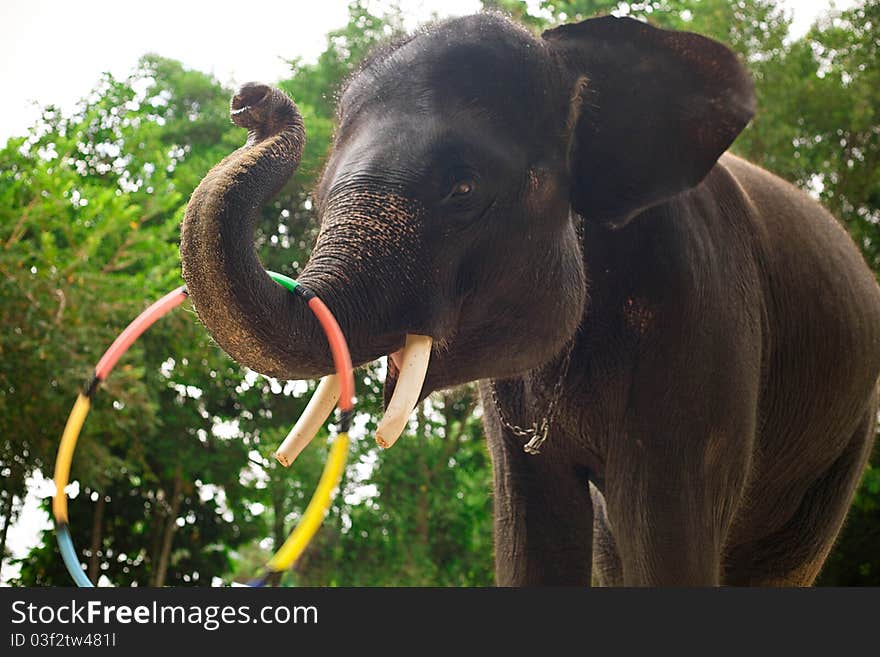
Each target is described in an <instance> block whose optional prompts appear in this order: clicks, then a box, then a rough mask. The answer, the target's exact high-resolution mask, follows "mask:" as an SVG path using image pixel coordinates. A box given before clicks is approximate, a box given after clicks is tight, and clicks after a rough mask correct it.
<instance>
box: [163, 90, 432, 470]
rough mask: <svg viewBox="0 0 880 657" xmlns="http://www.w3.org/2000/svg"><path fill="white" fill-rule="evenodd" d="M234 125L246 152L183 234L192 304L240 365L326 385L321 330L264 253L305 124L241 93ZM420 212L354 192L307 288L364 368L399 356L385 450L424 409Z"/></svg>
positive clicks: (289, 109) (208, 180) (209, 186)
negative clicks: (274, 275)
mask: <svg viewBox="0 0 880 657" xmlns="http://www.w3.org/2000/svg"><path fill="white" fill-rule="evenodd" d="M231 114H232V120H233V121H234V122H235V124H236V125H238V126H241V127H244V128H247V129H248V139H247V142H246V143H245V145H244V146H243V147H242V148H240V149H238V150H237V151H235V152H234V153H232V154H231V155H229V156H228V157H226V158H225V159H223V160H222V161H221V162H220V163H219V164H218V165H217V166H215V167H214V168H213V169H211V171H209V172H208V174H207V175H206V176H205V178H204V179H203V180H202V182H201V183H200V184H199V186H198V187H197V188H196V190H195V191H194V192H193V195H192V198H191V199H190V201H189V204H188V205H187V208H186V214H185V216H184V220H183V226H182V228H181V240H180V255H181V261H182V264H183V277H184V279H185V280H186V284H187V288H188V290H189V296H190V299H191V300H192V303H193V306H194V307H195V309H196V312H197V313H198V316H199V319H201V321H202V323H203V324H204V325H205V326H206V327H207V328H208V330H209V331H210V332H211V335H212V336H213V337H214V339H215V340H216V341H217V343H218V344H219V345H220V346H221V347H222V348H223V349H224V350H225V351H226V352H227V353H228V354H229V355H230V356H232V357H233V358H234V359H235V360H236V361H238V362H239V363H241V364H242V365H245V366H247V367H249V368H251V369H253V370H255V371H257V372H259V373H261V374H265V375H268V376H274V377H277V378H280V379H306V378H316V377H319V376H324V375H325V374H328V373H329V372H332V371H333V369H334V365H333V360H332V357H331V354H330V349H329V346H328V345H327V341H326V339H325V337H324V334H323V331H322V329H321V327H320V325H319V324H318V321H317V320H316V319H315V317H314V316H313V315H312V313H311V311H310V310H309V309H308V307H307V306H306V304H305V303H304V302H303V300H302V299H299V298H298V297H297V296H296V295H293V294H291V293H290V292H288V291H287V290H285V289H284V288H282V287H281V286H279V285H277V284H275V283H274V282H273V281H272V279H271V278H269V275H268V274H267V273H266V271H265V270H264V269H263V266H262V264H261V263H260V260H259V258H258V256H257V253H256V250H255V248H254V230H255V227H256V223H257V219H258V216H259V210H260V208H261V207H262V206H263V204H265V203H266V202H267V201H268V200H269V199H271V198H272V197H273V196H274V195H275V194H277V193H278V191H279V190H280V189H281V187H282V186H283V185H284V183H285V182H287V180H288V179H289V178H290V177H291V176H292V175H293V173H294V171H295V170H296V167H297V166H298V164H299V161H300V158H301V156H302V150H303V145H304V142H305V129H304V127H303V122H302V117H301V116H300V114H299V111H298V110H297V108H296V105H295V104H294V102H293V101H292V100H290V98H288V97H287V96H286V95H284V94H283V93H282V92H281V91H278V90H277V89H272V88H270V87H267V86H265V85H259V84H248V85H245V86H244V87H242V88H241V89H240V90H239V91H238V93H237V94H236V95H235V96H234V97H233V99H232V103H231ZM417 212H418V208H416V207H412V206H411V204H408V203H407V202H406V201H405V200H403V199H401V198H399V197H395V196H393V195H389V194H381V195H377V194H376V193H375V191H372V192H371V191H367V190H365V189H362V188H359V185H358V184H357V183H353V184H351V185H350V186H348V187H347V190H346V193H345V194H342V195H339V196H337V197H336V198H335V199H333V200H331V201H330V202H329V203H328V204H327V207H326V209H325V212H324V222H323V225H322V230H321V234H320V235H319V238H318V243H317V245H316V248H315V251H314V253H313V255H312V257H311V258H310V260H309V262H308V264H307V265H306V267H305V269H304V270H303V272H302V274H301V275H300V276H299V281H300V283H302V284H303V285H305V286H306V287H308V288H309V289H310V290H311V291H312V292H314V293H315V294H316V295H317V296H319V297H321V298H322V300H323V301H324V302H325V303H326V304H327V306H328V307H329V308H330V310H331V311H332V312H333V313H334V315H335V316H336V319H337V321H338V322H339V324H340V326H341V327H342V329H343V331H344V332H345V334H346V338H347V339H348V343H349V348H350V350H351V357H352V361H353V362H354V363H355V364H356V365H357V364H360V363H365V362H368V361H371V360H374V359H376V358H378V357H380V356H382V355H385V354H389V355H391V356H392V364H391V365H389V370H393V371H394V377H395V378H396V385H395V386H394V388H395V394H394V396H393V397H392V399H391V401H390V402H389V405H388V409H389V413H388V416H387V417H386V418H385V419H384V420H383V421H382V422H381V423H380V426H379V430H378V435H377V438H378V441H379V443H380V445H382V446H383V447H388V446H390V445H391V444H393V443H394V441H395V440H397V437H398V436H399V435H400V433H401V432H402V431H403V429H404V426H405V424H406V419H407V417H408V415H409V413H410V412H411V411H412V408H413V406H414V405H415V403H416V402H417V401H418V399H419V394H420V391H421V389H422V385H423V382H424V379H425V375H426V372H427V368H428V364H429V358H430V353H431V347H432V339H431V338H430V337H428V336H427V335H410V334H408V333H409V330H411V328H410V327H414V326H418V323H417V322H416V319H415V318H416V317H418V315H419V313H418V309H419V307H420V305H419V304H418V303H417V302H416V300H417V296H418V295H414V294H413V292H412V290H414V289H417V288H418V287H419V285H422V286H423V285H424V283H423V282H424V280H425V277H426V274H425V271H424V269H425V263H424V262H422V261H421V260H420V259H419V258H417V257H415V256H414V253H415V251H414V249H413V245H414V244H418V242H419V240H418V235H416V234H415V233H414V229H413V227H412V222H411V221H407V219H408V218H410V219H411V218H412V217H413V216H414V215H415V214H416V213H417ZM377 281H386V282H387V284H384V285H383V284H380V283H378V282H377ZM406 291H409V292H406ZM405 328H406V329H409V330H407V331H405V330H404V329H405ZM398 372H399V376H398ZM338 394H339V391H338V385H337V384H336V381H335V377H330V378H329V379H328V380H327V381H326V382H325V383H324V384H322V386H321V387H320V388H319V395H318V398H317V399H316V400H315V401H314V403H313V404H310V408H311V409H312V410H311V411H309V412H307V413H306V415H305V416H304V418H303V419H302V420H301V421H300V422H299V423H298V424H297V426H296V427H294V430H293V431H292V432H291V436H289V438H288V440H286V441H285V443H284V445H282V448H281V449H280V450H279V455H278V456H279V460H281V461H282V463H284V464H285V465H287V464H289V463H290V461H291V460H292V459H293V458H295V457H296V454H297V453H298V452H299V450H300V449H302V447H304V446H305V444H306V443H307V442H308V441H309V440H310V439H311V437H312V436H313V435H314V433H315V431H316V430H317V429H316V427H318V426H320V425H321V423H322V422H323V420H324V419H325V418H326V416H327V414H328V413H329V412H330V409H332V407H333V405H334V404H335V401H336V397H338Z"/></svg>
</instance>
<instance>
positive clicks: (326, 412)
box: [275, 374, 340, 468]
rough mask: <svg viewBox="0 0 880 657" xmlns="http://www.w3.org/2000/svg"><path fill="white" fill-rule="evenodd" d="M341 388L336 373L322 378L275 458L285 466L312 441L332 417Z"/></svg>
mask: <svg viewBox="0 0 880 657" xmlns="http://www.w3.org/2000/svg"><path fill="white" fill-rule="evenodd" d="M339 390H340V388H339V378H338V377H337V376H336V375H335V374H330V375H328V376H325V377H324V378H323V379H321V383H319V384H318V389H317V390H315V394H314V395H312V398H311V399H310V400H309V403H308V404H307V405H306V410H304V411H303V414H302V416H300V418H299V420H297V422H296V424H295V425H293V429H291V430H290V433H288V434H287V438H285V439H284V442H282V443H281V445H280V446H279V447H278V450H277V451H276V452H275V458H276V459H277V460H278V462H279V463H280V464H281V465H283V466H284V467H285V468H286V467H289V466H290V464H291V463H293V462H294V461H295V460H296V457H297V456H299V455H300V452H302V451H303V450H304V449H305V448H306V445H308V444H309V443H310V442H312V439H313V438H314V437H315V434H317V433H318V430H319V429H320V428H321V427H322V426H323V424H324V422H326V421H327V418H328V417H330V413H332V412H333V408H334V407H335V406H336V402H337V400H338V399H339Z"/></svg>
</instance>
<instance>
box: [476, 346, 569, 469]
mask: <svg viewBox="0 0 880 657" xmlns="http://www.w3.org/2000/svg"><path fill="white" fill-rule="evenodd" d="M573 348H574V337H572V339H571V340H570V341H569V343H568V349H567V350H566V352H565V356H564V358H563V360H562V367H561V368H560V371H559V379H558V380H557V381H556V385H555V386H554V387H553V393H552V394H551V396H550V403H549V404H548V405H547V410H546V411H545V412H544V414H543V416H542V417H541V419H540V420H539V421H536V422H533V423H532V426H530V427H528V428H525V429H524V428H523V427H521V426H519V425H518V424H513V423H512V422H511V421H510V420H509V419H508V417H507V413H505V412H504V409H503V408H501V403H500V402H499V401H498V390H497V389H496V388H495V380H494V379H489V389H490V390H491V391H492V403H493V404H494V405H495V410H497V411H498V417H499V418H500V419H501V424H502V425H503V426H504V428H505V429H507V430H508V431H510V432H512V433H513V434H514V435H516V436H519V437H520V438H528V439H529V442H527V443H526V444H525V445H523V450H525V452H526V454H532V455H534V454H540V453H541V445H543V444H544V441H545V440H547V436H548V435H549V433H550V427H551V426H552V425H553V420H555V419H556V413H557V412H558V411H559V400H560V399H561V397H562V385H563V383H565V377H566V375H567V374H568V366H569V364H570V363H571V352H572V349H573Z"/></svg>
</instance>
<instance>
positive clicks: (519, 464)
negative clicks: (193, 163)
mask: <svg viewBox="0 0 880 657" xmlns="http://www.w3.org/2000/svg"><path fill="white" fill-rule="evenodd" d="M753 112H754V95H753V90H752V84H751V81H750V79H749V77H748V74H747V73H746V71H745V68H744V67H743V66H742V65H741V64H740V63H739V62H738V61H737V59H736V57H735V56H734V55H733V54H732V53H731V52H730V51H729V50H728V49H727V48H725V47H724V46H722V45H721V44H719V43H717V42H714V41H711V40H709V39H706V38H704V37H701V36H699V35H695V34H691V33H687V32H675V31H667V30H659V29H657V28H654V27H651V26H649V25H647V24H644V23H640V22H638V21H634V20H630V19H614V18H610V17H605V18H598V19H592V20H587V21H584V22H582V23H579V24H574V25H565V26H561V27H559V28H556V29H554V30H550V31H548V32H545V33H544V34H543V35H542V36H541V37H536V36H535V35H532V34H530V33H529V32H527V31H526V30H524V29H522V28H520V27H518V26H516V25H515V24H513V23H512V22H510V21H509V20H507V19H505V18H503V17H501V16H500V15H497V14H483V15H479V16H471V17H465V18H460V19H453V20H450V21H445V22H442V23H439V24H437V25H434V26H432V27H430V28H428V29H425V30H422V31H420V32H418V33H417V34H415V35H413V36H411V37H408V38H406V39H404V40H402V41H400V42H397V43H394V44H391V45H389V46H388V47H387V48H383V49H381V50H379V51H378V52H377V53H375V54H374V55H373V56H371V57H370V58H368V60H367V61H366V62H365V63H364V64H363V65H362V66H361V67H360V69H359V70H358V71H357V72H356V73H355V74H354V75H353V76H352V78H351V80H350V81H349V82H348V84H347V86H346V88H345V90H344V91H343V93H342V94H341V96H340V98H339V108H338V117H337V118H338V128H337V132H336V136H335V139H334V144H333V149H332V152H331V153H330V156H329V160H328V162H327V165H326V167H325V169H324V172H323V175H322V178H321V181H320V183H319V184H318V187H317V189H316V191H315V201H316V208H317V211H318V214H319V216H320V219H321V230H320V233H319V236H318V240H317V244H316V246H315V248H314V250H313V253H312V256H311V258H310V260H309V262H308V263H307V265H306V267H305V268H304V270H303V271H302V272H301V274H300V275H299V276H298V280H299V281H300V282H301V283H302V284H303V286H305V287H307V288H309V289H311V290H312V291H313V292H315V293H316V294H318V295H319V296H320V297H321V298H322V299H324V301H325V302H326V303H327V305H328V306H329V307H330V308H331V309H332V311H333V313H334V314H335V315H336V317H337V319H338V320H339V323H340V326H341V327H342V329H343V331H344V332H345V334H346V337H347V339H348V342H349V345H350V347H351V352H352V359H353V361H354V363H355V364H356V365H358V364H362V363H366V362H369V361H371V360H374V359H376V358H379V357H381V356H384V355H388V356H389V366H388V377H387V379H386V382H385V385H386V401H387V400H389V399H390V400H391V401H390V403H389V404H388V407H389V409H391V408H392V407H394V408H395V413H397V420H396V421H397V424H400V426H403V424H405V422H404V423H401V422H400V419H401V416H400V413H399V410H400V408H399V407H400V406H401V405H402V404H403V402H400V399H402V398H403V395H401V396H397V392H398V391H399V390H401V389H404V388H406V390H408V391H409V393H408V394H409V396H407V397H406V399H418V398H424V397H425V396H427V395H428V394H430V393H431V392H432V391H434V390H438V389H441V388H446V387H450V386H454V385H458V384H461V383H465V382H469V381H480V390H481V396H482V399H483V408H484V417H485V427H486V434H487V438H488V443H489V449H490V452H491V456H492V462H493V469H494V489H495V490H494V504H495V534H496V546H495V547H496V566H497V579H498V583H499V584H502V585H539V584H571V585H588V584H590V583H591V581H594V580H595V581H597V582H599V583H601V584H624V585H675V586H683V585H717V584H740V585H779V584H789V585H806V584H810V583H811V582H812V581H813V580H814V579H815V577H816V575H817V574H818V572H819V570H820V568H821V566H822V563H823V561H824V559H825V557H826V556H827V554H828V551H829V550H830V548H831V546H832V544H833V542H834V539H835V537H836V536H837V533H838V531H839V529H840V527H841V524H842V522H843V519H844V516H845V514H846V511H847V509H848V506H849V504H850V502H851V500H852V496H853V494H854V491H855V488H856V486H857V484H858V482H859V479H860V476H861V474H862V472H863V470H864V466H865V463H866V460H867V458H868V454H869V451H870V448H871V445H872V442H873V438H874V420H875V416H876V412H877V380H878V374H880V289H878V286H877V283H876V281H875V278H874V275H873V274H872V272H871V271H870V270H869V268H868V267H867V265H866V264H865V262H864V260H863V258H862V256H861V255H860V253H859V252H858V249H857V248H856V246H855V244H854V243H853V242H852V240H851V239H850V238H849V236H848V235H847V233H846V232H845V231H844V229H843V228H842V227H841V226H840V225H839V224H838V223H837V222H836V220H835V219H834V218H833V217H832V216H831V215H830V214H829V213H828V212H826V211H825V210H824V209H823V208H822V207H821V206H820V205H819V204H818V203H816V202H815V201H814V200H812V199H811V198H810V197H809V196H808V195H807V194H805V193H803V192H800V191H798V190H797V189H795V188H794V187H792V186H791V185H789V184H788V183H786V182H784V181H782V180H780V179H779V178H777V177H775V176H773V175H772V174H770V173H768V172H766V171H764V170H762V169H760V168H758V167H756V166H754V165H751V164H749V163H747V162H745V161H744V160H741V159H739V158H737V157H735V156H734V155H731V154H729V153H726V151H727V149H728V147H729V146H730V145H731V143H732V142H733V140H734V139H735V137H736V136H737V135H738V134H739V132H740V131H741V130H742V129H743V128H744V127H745V125H746V124H747V123H748V121H749V120H750V119H751V117H752V115H753ZM232 116H233V120H234V121H235V122H236V123H237V124H238V125H240V126H242V127H245V128H247V129H248V130H249V136H248V141H247V143H246V144H245V146H244V147H242V148H241V149H239V150H238V151H236V152H234V153H233V154H231V155H230V156H229V157H227V158H226V159H224V160H223V161H222V162H221V163H220V164H218V165H217V166H216V167H215V168H214V169H213V170H212V171H211V172H210V173H209V174H208V175H207V176H206V177H205V179H204V180H203V181H202V183H201V184H200V185H199V187H198V188H197V189H196V190H195V192H194V193H193V197H192V199H191V201H190V203H189V206H188V208H187V213H186V217H185V220H184V223H183V229H182V238H181V257H182V262H183V274H184V277H185V278H186V281H187V286H188V289H189V293H190V298H191V299H192V301H193V304H194V306H195V308H196V311H197V312H198V314H199V317H200V319H201V320H202V321H203V322H204V323H205V325H206V326H207V327H208V329H209V330H210V331H211V333H212V335H213V336H214V338H215V339H216V340H217V342H218V343H219V344H220V346H221V347H223V348H224V349H225V350H226V351H227V352H229V353H230V355H232V356H233V357H234V358H235V359H237V360H238V361H239V362H241V363H242V364H244V365H247V366H249V367H251V368H252V369H254V370H256V371H258V372H261V373H264V374H267V375H272V376H276V377H280V378H285V379H294V378H311V377H316V376H323V375H325V374H328V373H330V372H332V371H333V369H334V368H333V363H332V361H331V358H330V354H329V351H328V349H327V347H326V345H325V344H324V341H323V338H322V336H321V330H320V328H319V327H318V325H317V323H316V322H315V320H314V319H313V318H312V317H311V315H310V313H309V311H308V310H307V309H304V308H303V305H302V304H301V303H299V302H298V300H297V299H295V298H294V297H293V296H292V295H290V294H288V293H286V292H285V291H284V290H282V289H281V288H280V287H278V286H276V285H274V284H273V283H272V282H271V280H270V279H269V278H268V276H267V275H266V274H265V272H264V271H263V268H262V266H261V264H260V262H259V259H258V257H257V254H256V251H255V250H254V247H253V231H254V225H255V223H256V220H257V211H258V209H259V207H260V206H261V205H262V204H263V203H265V202H266V201H267V200H268V199H269V198H271V197H272V196H273V195H274V193H276V192H277V190H278V189H279V188H280V187H281V185H283V184H284V182H285V181H286V180H287V178H288V177H289V176H290V175H291V174H292V173H293V171H294V169H295V168H296V165H297V163H298V161H299V156H300V153H301V149H302V144H303V140H304V128H303V124H302V120H301V118H300V116H299V113H298V111H297V110H296V107H295V105H294V104H293V102H292V101H291V100H290V99H288V98H287V97H286V96H284V94H282V93H281V92H279V91H277V90H272V89H269V88H268V87H265V86H264V85H255V84H251V85H247V86H246V87H244V88H243V89H242V90H240V91H239V92H238V94H236V96H235V97H234V98H233V101H232ZM413 336H416V337H417V338H418V339H411V338H412V337H413ZM410 344H420V345H425V344H427V345H429V348H430V349H431V351H430V360H428V359H427V357H425V358H421V359H414V360H412V362H416V361H418V362H420V363H423V364H422V365H421V366H420V367H421V370H420V372H418V373H417V374H415V375H413V374H412V372H413V371H415V370H414V369H413V368H414V366H412V367H411V366H408V365H406V364H405V363H407V362H410V361H409V360H408V359H407V354H408V353H409V351H408V349H409V345H410ZM430 345H433V346H430ZM422 355H423V356H425V354H422ZM402 363H404V364H403V365H401V364H402ZM395 400H397V402H395ZM404 406H406V408H410V407H411V406H409V405H408V403H407V404H405V405H404ZM406 408H404V412H405V411H406ZM389 412H390V410H389ZM383 422H384V421H383ZM545 424H549V430H548V432H547V438H546V441H545V442H543V444H542V445H540V453H537V454H535V453H528V452H527V451H526V450H525V449H524V447H525V446H526V443H527V442H528V443H529V444H531V445H532V446H533V445H534V443H533V442H532V441H531V439H532V438H534V436H533V435H531V434H529V433H528V432H524V431H522V430H521V429H520V430H517V429H515V428H514V427H516V426H519V427H524V428H528V427H530V426H532V425H536V426H538V427H541V426H543V425H545ZM382 426H383V425H381V424H380V429H381V428H382ZM397 435H399V433H398V434H397ZM378 439H379V436H378V435H377V440H378ZM394 440H396V435H394V436H391V437H390V439H387V440H386V439H385V438H384V437H382V440H380V441H379V442H380V444H382V445H383V446H388V445H390V444H393V441H394ZM532 451H534V450H532Z"/></svg>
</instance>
